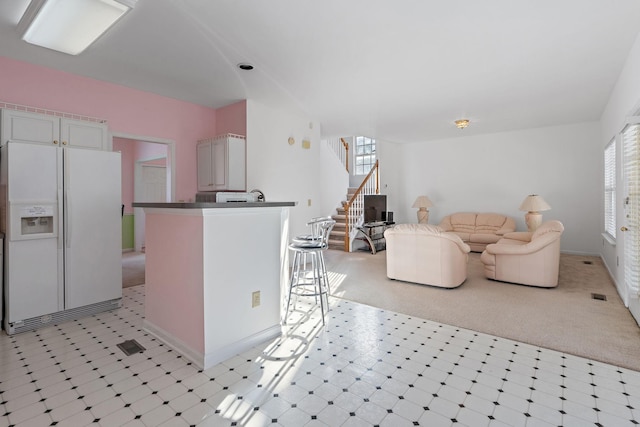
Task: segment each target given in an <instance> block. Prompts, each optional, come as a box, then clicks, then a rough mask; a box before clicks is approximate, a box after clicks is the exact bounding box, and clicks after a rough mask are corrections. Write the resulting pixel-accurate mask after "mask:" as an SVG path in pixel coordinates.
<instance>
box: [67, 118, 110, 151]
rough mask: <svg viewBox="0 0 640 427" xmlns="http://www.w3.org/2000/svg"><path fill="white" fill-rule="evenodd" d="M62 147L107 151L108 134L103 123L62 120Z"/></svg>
mask: <svg viewBox="0 0 640 427" xmlns="http://www.w3.org/2000/svg"><path fill="white" fill-rule="evenodd" d="M60 140H61V141H62V145H66V146H70V147H77V148H90V149H94V150H104V151H108V150H109V148H110V147H108V132H107V125H106V124H105V123H96V122H88V121H82V120H73V119H62V120H61V134H60Z"/></svg>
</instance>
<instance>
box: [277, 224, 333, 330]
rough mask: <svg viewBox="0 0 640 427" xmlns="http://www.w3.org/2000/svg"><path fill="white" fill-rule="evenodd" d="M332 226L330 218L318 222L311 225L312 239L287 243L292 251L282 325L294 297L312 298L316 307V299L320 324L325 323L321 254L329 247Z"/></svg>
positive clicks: (325, 284)
mask: <svg viewBox="0 0 640 427" xmlns="http://www.w3.org/2000/svg"><path fill="white" fill-rule="evenodd" d="M335 224H336V222H335V221H334V220H333V219H327V218H325V219H323V220H318V221H317V222H316V223H315V224H314V225H315V226H316V227H317V229H316V230H317V235H316V236H315V237H314V238H311V239H309V240H304V239H300V240H297V239H293V240H292V241H291V243H290V244H289V249H290V250H291V251H292V252H293V264H292V268H291V280H290V281H289V294H288V296H287V308H286V310H285V315H284V322H283V323H285V324H286V322H287V316H288V315H289V307H290V306H291V296H292V295H296V298H297V297H301V296H303V297H314V298H315V302H316V304H317V303H318V300H319V301H320V312H321V314H322V324H323V325H324V324H325V305H326V310H327V311H328V310H329V296H328V295H329V276H328V275H327V267H326V265H325V262H324V256H323V252H324V251H325V250H327V248H328V247H329V234H331V230H332V229H333V226H334V225H335ZM309 261H310V262H309ZM309 264H311V265H310V266H309ZM294 308H295V301H294Z"/></svg>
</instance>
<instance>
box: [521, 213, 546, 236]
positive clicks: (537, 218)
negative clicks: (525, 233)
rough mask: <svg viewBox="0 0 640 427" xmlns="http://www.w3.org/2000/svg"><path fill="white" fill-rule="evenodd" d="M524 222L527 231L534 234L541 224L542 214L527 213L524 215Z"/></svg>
mask: <svg viewBox="0 0 640 427" xmlns="http://www.w3.org/2000/svg"><path fill="white" fill-rule="evenodd" d="M524 222H525V223H527V229H528V230H529V231H530V232H534V231H536V230H537V229H538V227H540V224H542V214H541V213H540V212H527V213H526V214H525V215H524Z"/></svg>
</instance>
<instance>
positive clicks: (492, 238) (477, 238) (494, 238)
mask: <svg viewBox="0 0 640 427" xmlns="http://www.w3.org/2000/svg"><path fill="white" fill-rule="evenodd" d="M463 240H464V239H463ZM499 240H500V236H498V235H497V234H484V233H474V234H471V235H470V236H469V241H470V242H471V243H487V244H488V243H496V242H498V241H499Z"/></svg>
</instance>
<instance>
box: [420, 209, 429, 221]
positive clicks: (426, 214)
mask: <svg viewBox="0 0 640 427" xmlns="http://www.w3.org/2000/svg"><path fill="white" fill-rule="evenodd" d="M428 222H429V211H428V210H427V209H426V208H420V209H418V224H427V223H428Z"/></svg>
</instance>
